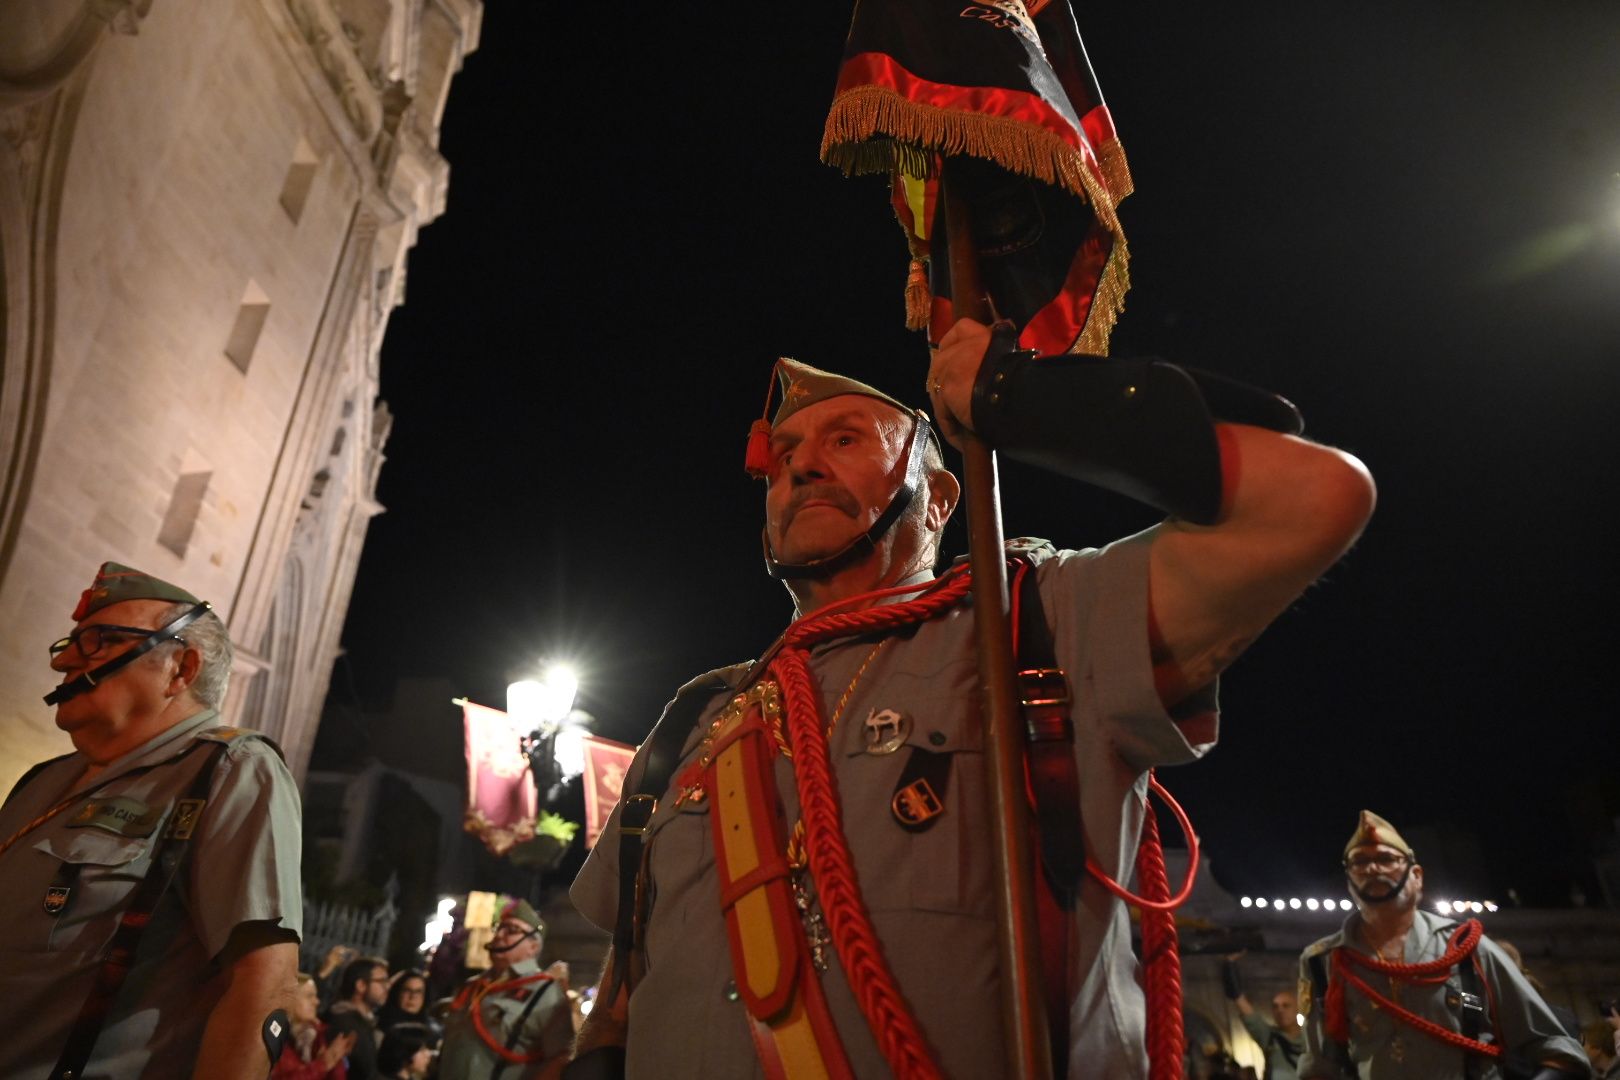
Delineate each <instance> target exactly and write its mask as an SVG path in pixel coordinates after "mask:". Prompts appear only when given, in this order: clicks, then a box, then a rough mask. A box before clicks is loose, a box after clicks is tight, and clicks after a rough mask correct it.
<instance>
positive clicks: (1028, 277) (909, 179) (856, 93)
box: [822, 0, 1131, 354]
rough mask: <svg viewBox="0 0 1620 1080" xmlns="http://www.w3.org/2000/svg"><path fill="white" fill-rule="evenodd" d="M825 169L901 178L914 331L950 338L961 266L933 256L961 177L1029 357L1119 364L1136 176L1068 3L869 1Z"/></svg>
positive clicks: (989, 275) (991, 279)
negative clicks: (944, 181) (942, 199)
mask: <svg viewBox="0 0 1620 1080" xmlns="http://www.w3.org/2000/svg"><path fill="white" fill-rule="evenodd" d="M822 158H823V160H825V161H827V162H828V163H829V164H832V165H837V166H839V167H840V168H843V169H844V170H845V171H846V172H856V173H861V172H884V173H888V174H889V175H890V177H891V181H892V184H893V196H894V204H895V212H896V214H897V216H898V217H899V219H900V223H901V226H902V227H903V228H904V229H905V230H906V235H907V239H908V240H909V241H910V244H911V252H912V256H913V259H914V260H917V262H914V264H913V273H912V280H911V281H910V283H909V284H908V286H907V308H908V316H909V320H910V323H911V325H912V326H913V327H915V328H918V329H921V328H923V327H924V326H927V327H929V328H930V331H931V336H932V337H934V338H936V339H937V338H938V337H939V336H940V335H941V334H942V333H943V332H944V331H945V330H946V329H947V328H948V327H949V325H950V323H951V321H953V319H954V313H953V311H952V306H951V302H950V297H951V292H950V280H949V266H948V260H946V259H944V258H939V259H930V258H929V255H930V247H931V241H932V238H933V237H934V236H936V235H942V234H943V222H942V220H941V218H940V206H939V199H938V197H937V195H938V185H939V179H940V176H941V173H942V170H947V169H948V170H949V172H950V174H951V177H952V179H951V185H952V190H953V191H954V192H957V193H958V195H959V196H965V197H966V198H967V199H968V201H969V202H970V204H971V206H972V210H973V219H974V226H973V233H974V239H975V242H976V247H977V248H978V251H979V262H980V273H981V275H982V276H983V279H984V284H985V286H986V288H987V289H988V290H989V292H990V295H991V298H992V300H993V302H994V304H995V306H996V309H997V311H998V313H999V314H1000V315H1001V316H1002V317H1003V318H1007V319H1011V320H1012V321H1013V322H1014V323H1015V324H1017V325H1018V327H1019V329H1020V344H1021V345H1022V346H1023V347H1025V348H1031V349H1035V350H1036V351H1037V352H1040V353H1042V354H1052V353H1061V352H1069V351H1080V352H1090V353H1098V354H1101V353H1106V352H1107V349H1108V335H1109V333H1110V331H1111V330H1112V329H1113V325H1114V319H1115V318H1116V316H1117V315H1118V313H1119V311H1120V309H1121V308H1122V307H1123V304H1124V296H1125V291H1126V289H1127V288H1129V278H1128V276H1127V273H1126V264H1127V261H1128V255H1127V252H1126V247H1125V236H1124V233H1123V231H1122V230H1121V228H1120V224H1119V218H1118V217H1117V215H1116V214H1115V205H1116V203H1117V202H1118V201H1119V200H1120V199H1122V198H1124V197H1125V196H1126V195H1127V194H1129V193H1130V190H1131V179H1130V170H1129V168H1128V167H1127V166H1126V164H1125V155H1124V152H1123V150H1121V149H1120V145H1119V140H1118V138H1117V136H1116V135H1115V133H1114V125H1113V121H1112V120H1111V118H1110V117H1109V115H1108V107H1107V106H1106V105H1104V104H1103V100H1102V95H1101V93H1100V92H1099V91H1098V89H1097V83H1096V79H1095V77H1094V76H1093V74H1092V71H1091V64H1090V62H1089V60H1088V59H1087V58H1086V53H1085V48H1084V46H1083V45H1082V44H1081V41H1080V34H1079V30H1078V28H1077V27H1076V25H1075V21H1074V14H1073V12H1072V11H1071V10H1070V8H1069V4H1068V2H1067V0H1044V2H1043V0H1032V2H1031V3H1029V4H1027V5H1026V4H1025V3H1022V2H1020V0H957V2H955V3H941V2H939V0H858V2H857V4H856V8H855V16H854V20H853V22H852V23H851V25H850V31H849V38H848V40H847V42H846V44H845V48H844V60H843V67H842V68H841V70H840V72H839V77H838V89H837V92H836V95H835V96H834V99H833V104H832V109H831V111H830V112H829V114H828V116H827V126H826V131H825V133H824V135H823V139H822ZM947 159H949V161H950V164H949V165H948V166H947V165H945V162H946V160H947ZM922 262H926V263H927V265H928V276H927V279H926V281H924V280H923V278H922V276H921V272H920V267H919V265H918V263H922Z"/></svg>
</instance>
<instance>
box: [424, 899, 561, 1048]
mask: <svg viewBox="0 0 1620 1080" xmlns="http://www.w3.org/2000/svg"><path fill="white" fill-rule="evenodd" d="M545 933H546V927H545V923H543V922H541V921H540V916H539V915H538V914H536V913H535V910H534V908H533V907H532V906H530V904H529V902H528V901H527V900H514V901H513V902H512V903H510V904H508V905H507V906H506V908H505V909H504V910H503V911H502V912H501V917H500V920H499V922H497V923H496V926H495V936H494V937H493V938H492V939H491V940H490V943H489V958H490V967H489V970H488V971H485V972H484V973H483V974H481V975H478V976H476V977H474V978H471V979H468V980H467V982H466V983H465V984H464V985H463V986H462V988H461V989H460V990H459V991H458V992H457V993H456V996H455V998H454V999H453V1000H452V1001H451V1003H450V1013H449V1015H447V1016H446V1017H445V1024H444V1042H443V1043H442V1044H441V1045H440V1049H439V1055H440V1056H439V1073H438V1075H439V1080H520V1078H521V1080H551V1078H553V1077H556V1076H559V1075H560V1074H561V1073H562V1070H563V1066H565V1065H567V1064H568V1049H569V1046H570V1045H571V1044H572V1043H573V1041H574V1014H573V1009H572V1006H571V1005H570V1004H569V1001H568V987H567V986H566V985H565V984H564V983H563V982H562V981H560V980H559V979H558V978H556V977H555V973H554V972H552V971H541V970H540V965H539V963H538V960H539V957H540V950H541V949H542V948H543V947H544V945H545Z"/></svg>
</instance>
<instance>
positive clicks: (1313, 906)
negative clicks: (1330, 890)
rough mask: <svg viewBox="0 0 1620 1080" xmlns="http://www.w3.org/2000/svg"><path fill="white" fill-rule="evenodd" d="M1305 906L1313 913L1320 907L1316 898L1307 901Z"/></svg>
mask: <svg viewBox="0 0 1620 1080" xmlns="http://www.w3.org/2000/svg"><path fill="white" fill-rule="evenodd" d="M1305 906H1306V907H1308V908H1310V909H1311V910H1312V911H1315V910H1316V909H1317V907H1319V906H1320V905H1318V904H1317V902H1316V897H1314V896H1313V897H1311V898H1310V899H1308V900H1306V901H1305Z"/></svg>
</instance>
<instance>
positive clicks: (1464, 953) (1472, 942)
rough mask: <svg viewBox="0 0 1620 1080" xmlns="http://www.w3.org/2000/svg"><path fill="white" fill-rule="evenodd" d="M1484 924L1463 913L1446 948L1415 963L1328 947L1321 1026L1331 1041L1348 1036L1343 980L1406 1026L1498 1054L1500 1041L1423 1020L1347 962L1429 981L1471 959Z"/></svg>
mask: <svg viewBox="0 0 1620 1080" xmlns="http://www.w3.org/2000/svg"><path fill="white" fill-rule="evenodd" d="M1484 933H1485V931H1484V928H1483V927H1482V926H1481V925H1480V922H1479V920H1478V919H1469V920H1468V921H1467V922H1465V923H1463V924H1462V925H1461V926H1459V927H1457V929H1456V930H1453V931H1452V933H1451V937H1450V938H1449V939H1448V940H1447V942H1446V951H1445V952H1444V953H1442V954H1440V956H1439V957H1437V958H1436V959H1433V960H1426V961H1424V962H1422V963H1419V964H1403V963H1395V962H1391V961H1388V960H1383V959H1380V958H1377V957H1372V956H1367V955H1365V954H1364V953H1361V952H1358V951H1357V950H1355V949H1351V948H1347V947H1345V946H1343V945H1341V946H1339V947H1338V948H1337V949H1334V950H1333V957H1332V959H1333V965H1332V966H1333V976H1332V978H1331V979H1329V980H1328V988H1327V993H1326V994H1324V995H1323V998H1322V1014H1323V1015H1322V1026H1323V1027H1324V1028H1325V1029H1326V1030H1327V1033H1328V1035H1329V1037H1331V1038H1332V1039H1333V1040H1334V1041H1335V1042H1339V1043H1347V1042H1349V1041H1350V1015H1349V1008H1348V1006H1347V1004H1346V1002H1345V993H1344V987H1345V984H1346V983H1348V984H1349V985H1351V986H1354V987H1355V988H1356V989H1357V990H1360V991H1361V992H1362V993H1363V994H1365V995H1366V997H1367V1000H1369V1001H1371V1002H1372V1003H1373V1006H1374V1007H1375V1008H1379V1009H1383V1010H1385V1011H1386V1012H1388V1013H1389V1015H1390V1017H1391V1018H1393V1019H1395V1020H1399V1021H1400V1022H1401V1023H1403V1024H1406V1025H1407V1026H1409V1027H1413V1028H1416V1029H1417V1030H1418V1031H1421V1032H1423V1033H1424V1034H1425V1035H1428V1036H1430V1037H1431V1038H1435V1039H1438V1040H1440V1041H1441V1042H1443V1043H1446V1044H1448V1045H1450V1046H1455V1047H1457V1048H1458V1049H1461V1050H1466V1051H1468V1052H1469V1053H1472V1054H1482V1055H1484V1056H1486V1057H1491V1058H1499V1057H1501V1056H1502V1048H1501V1046H1498V1045H1495V1044H1492V1043H1482V1042H1480V1041H1478V1040H1477V1039H1470V1038H1469V1037H1468V1036H1466V1035H1464V1034H1462V1033H1461V1032H1456V1031H1452V1030H1451V1029H1450V1028H1444V1027H1441V1026H1440V1025H1439V1024H1436V1023H1434V1022H1433V1021H1431V1020H1426V1019H1424V1018H1423V1017H1421V1016H1418V1015H1417V1014H1416V1013H1413V1012H1411V1011H1409V1010H1407V1009H1405V1008H1402V1007H1401V1006H1400V1005H1398V1004H1396V1003H1395V1002H1393V1001H1391V1000H1390V999H1389V998H1387V997H1385V996H1384V995H1383V994H1380V993H1379V992H1378V991H1376V990H1374V989H1373V988H1372V987H1371V986H1369V985H1367V982H1366V980H1364V979H1362V978H1361V976H1360V975H1358V974H1357V973H1356V972H1355V971H1353V970H1351V968H1352V966H1354V967H1361V968H1366V969H1367V970H1368V971H1375V972H1377V973H1378V974H1380V975H1387V976H1388V977H1389V978H1391V979H1398V980H1400V981H1401V982H1408V983H1421V984H1427V985H1433V984H1435V983H1442V982H1445V981H1446V978H1447V977H1448V976H1449V975H1450V974H1451V969H1452V968H1454V967H1456V966H1457V965H1458V964H1460V963H1465V962H1466V963H1470V964H1471V963H1473V962H1474V948H1475V946H1477V945H1478V944H1479V939H1480V938H1481V937H1483V936H1484Z"/></svg>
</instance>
